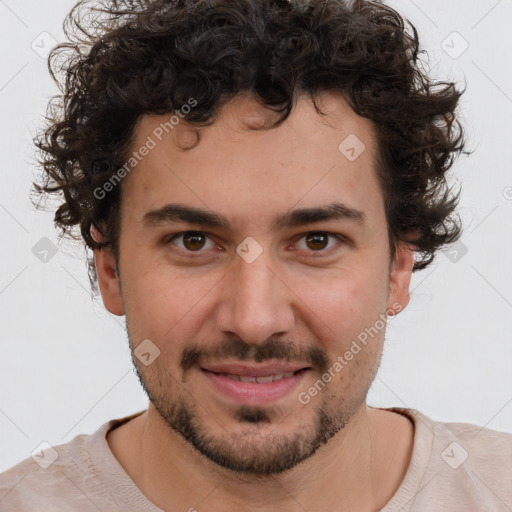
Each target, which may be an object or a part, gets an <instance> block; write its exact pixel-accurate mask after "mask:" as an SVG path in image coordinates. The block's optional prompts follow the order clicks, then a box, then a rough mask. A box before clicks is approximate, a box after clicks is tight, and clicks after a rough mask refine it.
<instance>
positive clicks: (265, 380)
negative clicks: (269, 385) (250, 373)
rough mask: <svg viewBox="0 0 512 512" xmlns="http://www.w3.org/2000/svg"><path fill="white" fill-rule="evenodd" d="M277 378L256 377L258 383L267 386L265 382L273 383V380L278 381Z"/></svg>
mask: <svg viewBox="0 0 512 512" xmlns="http://www.w3.org/2000/svg"><path fill="white" fill-rule="evenodd" d="M277 377H278V376H277V375H275V376H274V375H269V376H268V377H256V382H259V383H260V384H265V382H272V381H273V380H277Z"/></svg>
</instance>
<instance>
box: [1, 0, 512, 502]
mask: <svg viewBox="0 0 512 512" xmlns="http://www.w3.org/2000/svg"><path fill="white" fill-rule="evenodd" d="M86 8H87V6H84V5H78V7H77V9H78V10H75V11H74V12H73V13H72V18H71V19H75V20H78V16H75V14H83V12H82V11H81V10H82V9H86ZM87 13H88V14H89V15H90V14H92V15H96V16H98V17H99V19H100V20H102V23H101V24H96V25H92V26H94V27H95V32H94V34H91V35H90V36H89V37H90V39H89V42H90V46H89V47H87V46H84V44H83V42H82V44H81V45H76V46H74V47H73V48H71V50H72V51H74V52H75V53H74V55H73V57H72V58H70V60H69V61H68V67H67V68H66V69H65V74H66V90H65V96H64V97H63V98H62V107H63V108H62V110H61V111H60V117H59V118H54V119H53V120H52V121H51V124H50V125H49V126H48V128H47V130H46V133H45V136H44V137H42V138H41V139H40V140H39V142H38V146H39V148H40V149H41V151H42V155H43V166H44V170H45V172H46V178H47V181H46V183H45V184H43V186H38V188H37V190H38V191H39V192H41V193H51V192H54V191H58V190H62V191H63V192H64V197H65V202H64V203H63V204H62V205H61V206H60V208H59V209H58V210H57V213H56V217H55V220H56V223H57V225H58V226H59V227H60V228H62V229H63V230H64V231H67V230H69V229H71V228H72V227H73V226H76V225H78V226H79V227H80V230H81V233H82V236H83V237H84V240H85V242H86V244H87V246H88V247H90V248H92V249H93V250H94V261H91V268H90V269H91V273H90V276H91V283H92V285H93V286H94V285H95V282H96V279H97V282H98V284H99V289H100V291H101V295H102V298H103V302H104V304H105V307H106V308H107V309H108V311H110V312H111V313H112V314H114V315H126V329H127V334H128V337H129V343H130V347H131V350H132V356H133V362H134V365H135V367H136V370H137V373H138V375H139V378H140V381H141V384H142V386H143V387H144V390H145V391H146V393H147V394H148V397H149V400H150V401H149V406H148V409H147V410H145V411H140V412H138V413H135V414H133V415H131V416H129V417H126V418H120V419H115V420H112V421H110V422H108V423H106V424H104V425H102V426H101V427H100V428H99V429H98V430H97V431H96V433H94V434H93V435H92V436H89V435H82V436H78V437H76V438H75V439H73V440H72V441H71V442H70V443H67V444H64V445H60V446H56V447H52V448H51V450H54V452H55V453H57V454H58V458H56V459H55V460H54V461H53V462H52V463H51V464H49V465H45V464H40V461H39V464H36V462H35V461H34V460H33V459H32V458H30V459H27V460H25V461H23V462H22V463H20V464H18V465H17V466H15V467H13V468H11V469H10V470H8V471H7V472H5V473H4V474H3V475H2V476H1V477H0V509H1V510H17V511H21V510H23V511H25V510H26V511H29V510H30V511H32V510H52V511H55V510H70V509H71V510H80V511H89V510H91V511H92V510H105V511H107V510H108V511H114V510H119V511H121V510H122V511H123V512H126V511H158V510H167V511H175V510H176V511H178V510H184V511H187V510H188V511H202V510H204V511H208V512H220V511H222V512H226V511H227V512H231V511H240V510H244V511H245V510H251V511H256V512H260V511H273V510H277V509H279V510H282V511H287V512H288V511H290V512H291V511H303V510H315V511H316V510H328V511H340V512H342V511H358V512H364V511H368V512H370V511H377V510H383V511H385V512H391V511H398V510H401V511H409V510H417V511H434V510H435V511H436V512H438V511H443V510H445V511H448V510H449V511H453V510H468V511H469V510H472V511H477V510H478V511H480V510H486V511H498V510H510V509H512V481H511V471H512V435H510V434H506V433H501V432H496V431H493V430H490V429H482V428H480V427H478V426H476V425H468V424H462V423H451V424H448V423H440V422H437V421H434V420H432V419H431V418H429V417H427V416H426V415H424V414H422V413H421V412H419V411H415V410H411V409H400V408H389V409H378V408H373V407H369V406H368V405H367V404H366V396H367V393H368V390H369V387H370V385H371V383H372V381H373V379H374V377H375V375H376V373H377V370H378V367H379V362H380V357H381V354H382V348H383V343H384V335H385V326H386V320H387V317H388V316H393V315H396V314H398V313H400V312H401V311H402V310H403V309H404V308H405V307H406V306H407V304H408V302H409V283H410V277H411V274H412V272H413V271H414V270H418V269H421V268H425V267H426V266H427V265H428V264H429V263H430V262H431V261H432V259H433V257H434V255H435V253H436V251H437V250H438V249H439V247H441V246H442V245H444V244H447V243H450V242H453V241H455V240H456V239H457V238H458V236H459V235H460V225H459V224H458V223H457V222H456V221H455V220H454V219H453V218H452V214H453V213H454V210H455V207H456V204H457V198H456V197H452V196H451V195H450V194H448V193H447V190H446V181H445V173H446V172H447V170H448V169H449V168H450V166H451V164H452V161H453V159H452V158H451V157H452V156H453V155H454V154H456V153H458V152H460V151H462V149H463V147H464V141H463V136H462V131H461V130H460V128H461V127H460V124H459V123H458V122H457V121H455V117H454V113H455V110H456V106H457V102H458V99H459V97H460V95H461V93H460V92H459V91H457V90H456V89H455V87H454V85H453V84H451V83H444V84H431V83H430V82H429V81H428V80H427V79H426V77H425V76H424V75H422V74H421V72H420V71H419V69H418V68H417V67H416V62H417V50H418V41H417V35H416V31H415V30H414V29H413V33H412V35H411V34H409V33H408V32H407V31H406V30H405V28H404V25H403V20H402V18H401V17H400V15H399V14H398V13H396V12H395V11H393V10H392V9H390V8H389V7H386V6H384V5H382V4H380V3H372V2H366V1H356V2H352V4H349V3H348V2H342V1H341V0H322V1H320V0H311V1H309V2H300V1H298V0H290V1H284V0H258V1H255V0H231V1H227V0H213V1H208V2H205V1H198V0H194V1H193V0H188V1H178V2H164V1H141V2H128V1H126V2H111V3H110V4H109V5H108V6H107V7H106V8H105V10H104V11H102V12H99V11H95V10H93V9H92V8H91V10H89V11H87ZM89 21H90V22H91V23H92V21H91V19H89ZM76 23H79V22H78V21H76ZM98 28H99V29H100V30H99V29H98ZM438 85H442V86H443V87H441V88H435V87H434V86H438ZM457 128H458V129H459V131H457ZM416 256H418V258H417V257H416ZM51 453H53V452H50V451H48V452H47V453H43V454H42V458H43V459H44V458H45V456H48V455H51Z"/></svg>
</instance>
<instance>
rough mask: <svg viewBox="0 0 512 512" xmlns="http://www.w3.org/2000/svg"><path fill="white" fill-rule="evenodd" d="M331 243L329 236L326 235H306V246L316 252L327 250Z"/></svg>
mask: <svg viewBox="0 0 512 512" xmlns="http://www.w3.org/2000/svg"><path fill="white" fill-rule="evenodd" d="M328 243H329V235H327V234H326V233H308V235H306V244H307V246H308V247H309V248H310V249H313V250H315V251H318V250H322V249H325V248H326V247H327V244H328Z"/></svg>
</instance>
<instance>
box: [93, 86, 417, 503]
mask: <svg viewBox="0 0 512 512" xmlns="http://www.w3.org/2000/svg"><path fill="white" fill-rule="evenodd" d="M317 103H318V105H319V106H320V108H321V109H322V110H323V111H324V112H326V114H327V115H326V116H321V115H319V114H318V113H317V112H316V111H315V109H314V106H313V105H312V103H311V101H310V100H309V99H308V98H307V97H305V96H304V97H301V98H300V99H299V100H298V103H297V104H296V107H295V108H294V110H293V111H292V113H291V115H290V117H289V118H288V119H287V120H286V121H285V122H284V123H283V124H282V125H281V126H279V127H277V128H273V129H270V130H263V131H254V130H250V129H248V127H253V128H254V127H256V126H258V125H262V124H264V123H266V122H269V121H270V120H272V114H271V113H270V112H269V110H267V109H265V108H264V107H262V106H261V105H259V104H258V103H257V102H256V101H255V100H254V99H253V98H252V97H251V96H249V95H245V94H244V95H239V96H237V97H236V98H234V99H233V100H232V101H230V102H229V103H228V104H227V105H225V106H224V107H223V108H222V109H221V110H220V112H219V116H218V118H217V119H216V122H215V123H214V124H213V125H212V126H209V127H207V128H202V129H201V139H200V142H199V144H198V145H197V146H195V147H194V148H193V149H190V150H187V151H184V150H183V149H180V148H182V147H183V146H184V145H187V144H190V142H191V141H193V140H195V138H194V131H193V129H192V128H191V127H189V126H188V125H187V124H186V123H185V122H184V121H182V122H181V123H180V124H179V125H177V126H176V127H175V129H174V130H172V131H170V132H169V133H168V134H166V135H165V136H164V137H163V138H162V141H161V142H159V143H158V144H157V145H156V147H154V148H153V149H152V150H151V151H150V152H149V154H148V155H147V156H146V157H145V158H144V159H143V160H142V161H141V162H140V163H139V164H138V165H137V166H136V168H135V169H134V170H133V171H132V172H131V173H130V174H129V175H127V177H126V178H125V179H124V180H123V182H122V202H121V235H120V260H119V269H118V270H119V275H117V274H116V273H115V259H114V257H113V255H112V253H111V252H110V251H109V250H107V249H103V250H101V251H99V250H97V251H95V261H96V267H97V273H98V283H99V287H100V290H101V294H102V298H103V301H104V304H105V307H106V308H107V309H108V310H109V311H110V312H111V313H113V314H115V315H126V322H127V333H128V336H129V341H130V346H131V349H132V352H133V350H134V349H135V348H136V347H137V346H138V345H139V344H140V343H141V342H142V341H143V340H145V339H150V340H151V342H152V343H153V344H154V345H155V346H157V347H158V349H159V350H160V355H159V356H158V357H157V358H156V359H155V360H154V361H153V362H152V363H151V364H149V365H148V366H145V365H144V364H142V363H141V362H140V361H139V359H138V358H137V357H134V358H133V359H134V363H135V365H136V368H137V372H138V374H139V378H140V379H141V383H142V384H143V387H144V389H145V390H146V392H148V395H149V397H150V403H149V406H148V409H147V411H146V412H144V413H143V414H142V415H140V416H138V417H137V418H135V419H132V420H131V421H129V422H128V423H126V424H124V425H122V426H121V427H118V428H117V429H115V430H113V431H111V432H110V433H109V435H108V437H107V441H108V443H109V446H110V447H111V449H112V452H113V453H114V456H115V457H116V458H117V460H118V461H119V462H120V464H121V465H122V466H123V468H124V469H125V471H126V472H127V473H128V475H129V476H130V477H131V478H132V480H133V481H134V482H135V484H136V485H137V486H138V487H139V488H140V489H141V491H142V492H143V493H144V494H145V495H146V496H147V497H148V499H149V500H151V501H152V502H153V503H154V504H155V505H157V506H159V507H160V508H163V509H167V510H194V509H195V510H198V511H201V510H208V511H209V512H217V511H219V512H220V511H222V512H226V511H228V512H231V511H233V512H234V511H242V510H244V511H245V510H247V505H248V504H250V509H251V510H252V511H256V512H259V511H271V510H276V508H277V507H279V509H280V510H283V511H286V512H288V511H290V512H291V511H303V510H305V509H306V510H339V511H356V510H357V511H358V512H361V511H375V510H379V509H380V508H382V507H383V506H384V505H385V504H386V503H387V502H388V501H389V500H390V499H391V497H392V496H393V494H394V493H395V492H396V490H397V489H398V487H399V485H400V483H401V481H402V480H403V477H404V475H405V472H406V470H407V467H408V465H409V462H410V458H411V453H412V446H413V433H414V429H413V425H412V423H411V422H410V421H409V420H408V419H407V418H405V417H404V416H402V415H400V414H397V413H394V412H390V411H385V410H381V409H375V408H371V407H368V406H367V404H366V396H367V392H368V389H369V387H370V385H371V383H372V381H373V379H374V377H375V374H376V372H377V369H378V366H379V363H380V358H381V354H382V346H383V343H384V336H385V327H384V328H382V329H380V330H379V331H378V333H377V334H376V335H374V336H373V337H372V338H371V339H370V341H369V342H368V344H367V345H366V346H364V347H363V348H362V349H361V350H360V352H358V353H357V355H355V356H354V358H353V359H352V360H351V361H349V362H348V364H347V365H346V366H344V368H343V369H342V370H341V371H337V372H336V371H333V370H332V367H333V364H334V362H335V361H336V360H337V357H338V356H343V354H345V352H346V351H347V350H349V348H350V346H351V343H352V342H353V340H355V339H357V336H358V334H359V333H361V332H363V331H364V330H365V329H367V328H369V327H371V326H373V325H375V324H376V321H377V320H378V319H379V315H380V314H382V313H386V312H390V311H391V310H396V308H397V305H398V311H400V310H402V309H404V308H405V307H406V306H407V304H408V302H409V283H410V278H411V273H412V267H413V264H414V253H413V252H412V251H411V250H409V249H408V248H407V247H406V246H405V245H400V246H399V248H398V251H397V254H396V257H395V259H394V260H393V261H391V259H390V252H389V251H390V248H389V243H388V237H387V225H386V218H385V212H384V199H383V195H382V191H381V189H380V186H379V183H378V181H377V177H376V174H375V157H376V152H377V149H376V142H375V140H376V138H375V131H374V127H373V125H372V123H371V122H370V121H369V120H367V119H364V118H362V117H359V116H358V115H356V114H355V113H354V111H353V110H352V109H351V108H350V106H349V105H348V103H347V102H346V101H345V100H344V99H343V97H342V96H341V95H339V94H337V93H334V92H323V93H321V94H320V96H319V97H318V99H317ZM168 117H169V116H144V117H142V118H141V119H140V120H139V122H138V124H137V126H136V127H135V130H134V138H133V144H132V147H133V150H136V149H137V148H140V147H141V146H143V145H144V143H145V142H146V140H147V137H148V136H149V135H151V134H152V133H154V132H153V130H154V129H155V128H156V127H158V126H159V124H160V123H161V122H162V121H166V120H167V119H168ZM350 134H356V135H357V137H358V138H359V139H360V140H361V141H363V142H364V144H365V146H366V149H365V151H364V152H363V153H362V154H361V155H360V156H359V157H358V158H357V159H356V160H354V161H349V160H348V159H347V158H346V157H345V156H344V155H343V154H341V153H340V151H339V150H338V145H339V144H340V142H342V141H343V140H344V139H345V138H346V137H347V136H348V135H350ZM334 201H339V202H343V203H344V204H346V205H349V206H350V207H353V208H357V209H359V210H361V211H363V212H364V214H365V216H366V222H365V224H364V225H363V224H358V223H355V222H351V221H347V220H327V221H321V222H315V223H314V224H311V223H310V224H305V225H302V226H299V227H293V228H279V229H272V221H273V219H274V217H275V216H278V215H282V214H284V213H286V212H288V211H289V210H291V209H296V208H306V207H314V206H325V205H327V204H330V203H332V202H334ZM167 203H180V204H186V205H188V206H196V207H198V208H205V209H208V210H211V211H214V212H217V213H219V214H222V215H224V216H225V217H227V219H228V220H229V221H230V222H231V224H232V229H231V230H227V229H224V228H205V227H204V226H200V225H192V224H188V223H177V222H176V223H170V224H167V225H160V226H158V227H151V228H148V227H144V226H143V225H142V222H141V219H142V217H143V216H144V214H145V213H146V212H148V211H150V210H152V209H155V208H158V207H160V206H163V205H164V204H167ZM191 230H193V231H201V232H204V233H205V234H206V235H207V236H206V238H205V239H204V245H203V247H201V244H199V245H194V243H192V244H191V243H188V244H186V242H185V240H184V238H183V237H181V238H179V237H178V238H177V239H175V240H174V241H172V242H169V241H168V240H169V238H170V235H174V234H178V233H183V232H185V231H191ZM311 232H315V233H317V232H323V233H324V232H331V233H335V234H339V235H340V236H343V237H345V238H346V241H345V242H343V240H338V239H336V238H334V237H333V238H327V239H323V238H321V240H320V243H318V242H316V243H317V245H315V242H313V243H311V242H309V243H308V242H307V237H306V235H307V234H308V233H311ZM95 235H96V236H97V237H98V238H99V234H98V233H97V232H96V234H95ZM248 236H250V237H253V238H254V239H255V240H256V241H257V242H258V244H259V245H260V246H261V248H262V249H263V252H262V253H261V254H260V255H259V256H258V258H256V259H255V260H254V261H253V262H252V263H247V262H246V261H244V259H242V258H241V257H240V256H239V255H238V254H237V252H236V248H237V246H238V245H239V244H240V243H241V242H242V241H243V240H244V239H245V238H246V237H248ZM202 240H203V239H200V241H202ZM322 240H323V241H324V244H323V246H322ZM165 241H167V243H164V242H165ZM196 243H197V242H196ZM196 247H199V252H198V251H197V250H196V251H194V250H190V248H192V249H194V248H196ZM187 250H188V252H187ZM269 340H271V341H273V342H274V343H275V344H276V345H275V346H279V347H280V348H281V349H282V350H285V354H287V355H289V357H290V359H291V361H293V362H303V363H305V364H304V366H310V367H311V369H310V370H309V371H308V372H307V373H306V374H305V375H304V377H303V379H302V380H301V382H300V385H299V387H298V388H297V389H295V390H293V391H292V392H291V393H289V395H287V396H286V397H284V398H281V399H279V400H277V401H275V402H273V403H271V404H269V405H266V406H264V407H262V408H261V409H260V412H261V413H262V414H263V416H264V418H265V419H266V420H267V421H260V422H247V421H242V420H241V416H240V413H241V410H240V407H239V405H238V404H236V403H234V402H233V401H231V400H228V399H227V398H226V397H225V396H224V395H222V394H220V393H219V391H217V389H216V388H215V387H214V386H212V384H211V382H210V380H209V379H207V378H205V376H204V374H203V373H202V372H201V370H200V365H199V363H197V364H194V363H193V364H192V365H191V367H190V368H187V369H186V370H185V369H183V368H182V367H181V366H180V362H181V360H182V356H183V353H184V351H186V350H187V349H190V348H191V347H196V348H198V349H199V350H200V351H202V352H201V353H202V354H210V355H212V357H213V358H214V359H215V354H216V352H214V350H215V349H217V348H218V347H220V346H221V345H222V344H223V343H225V342H226V341H232V342H233V343H234V344H235V346H237V347H238V346H240V345H242V344H247V346H248V347H249V348H251V349H252V350H253V352H250V353H249V359H248V361H249V362H251V363H252V364H255V361H254V359H251V356H252V355H253V354H254V353H255V351H257V350H258V349H259V348H261V347H263V346H265V343H267V342H268V341H269ZM272 347H273V346H271V348H272ZM283 347H284V348H283ZM301 349H302V350H301ZM308 349H316V351H317V353H319V354H321V355H322V356H323V358H324V359H323V361H324V363H326V364H327V367H329V368H331V376H332V378H331V379H330V381H329V382H328V383H327V384H326V385H325V387H324V388H323V389H322V390H321V391H319V392H318V393H317V394H316V396H313V397H311V400H310V402H309V403H307V404H304V403H301V402H300V401H299V400H298V394H299V392H301V391H302V392H307V391H308V389H309V388H311V386H313V385H314V383H315V382H316V381H317V380H318V379H319V378H320V377H321V376H322V373H323V370H324V369H325V368H322V365H321V364H320V363H318V364H317V365H314V364H312V363H311V361H309V360H307V359H304V354H305V353H306V352H305V351H307V350H308ZM286 351H287V352H286ZM271 354H274V353H273V352H271ZM275 354H277V352H276V353H275ZM234 355H235V352H232V353H231V352H228V355H226V356H222V357H218V358H217V359H215V360H216V361H220V360H222V361H228V360H229V361H233V360H237V358H236V357H234ZM279 360H280V359H279V357H277V358H275V359H272V361H279ZM246 361H247V360H246ZM180 408H181V409H183V408H185V409H186V410H187V411H188V414H189V416H190V417H191V418H192V420H193V424H194V426H195V427H197V428H196V430H197V431H198V432H200V434H199V438H200V440H202V441H203V442H204V445H205V446H207V447H208V448H209V450H210V452H211V453H214V454H223V455H224V456H225V457H226V458H227V459H229V460H230V461H231V462H232V463H234V464H239V465H240V466H244V467H245V468H246V469H247V468H252V471H251V470H249V471H245V472H241V471H236V470H233V469H228V468H226V467H224V466H223V465H221V464H219V463H216V462H214V461H212V460H211V458H208V457H207V456H205V455H204V452H203V453H201V451H200V450H198V449H197V448H196V447H194V446H193V445H192V444H191V443H190V442H188V441H187V440H186V439H185V437H184V436H183V435H181V434H180V433H179V432H177V431H176V430H175V429H174V428H172V427H173V422H174V423H175V424H176V423H177V422H178V418H176V411H177V410H179V409H180ZM320 411H323V414H324V417H325V418H328V419H329V422H328V423H327V427H326V428H323V430H322V429H320V428H319V427H318V420H319V417H320ZM173 415H174V416H173ZM182 423H183V422H182ZM174 426H176V425H174ZM182 426H183V425H182ZM326 429H327V430H328V431H329V435H330V436H331V437H330V439H329V440H328V441H327V444H321V443H319V434H321V433H322V432H324V433H325V431H326ZM319 444H320V445H319ZM211 453H210V455H211ZM290 453H294V454H295V455H297V457H302V462H301V463H297V461H295V462H293V463H292V462H290V467H289V468H288V469H287V468H284V467H279V465H280V464H281V465H283V464H284V463H283V462H282V461H283V460H284V455H287V454H290ZM292 464H295V465H293V466H292ZM263 468H267V470H269V469H272V468H273V472H272V474H264V471H263ZM285 469H287V470H285Z"/></svg>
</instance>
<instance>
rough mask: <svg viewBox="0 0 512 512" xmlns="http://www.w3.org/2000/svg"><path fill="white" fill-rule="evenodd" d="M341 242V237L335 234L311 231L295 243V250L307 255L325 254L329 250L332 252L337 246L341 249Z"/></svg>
mask: <svg viewBox="0 0 512 512" xmlns="http://www.w3.org/2000/svg"><path fill="white" fill-rule="evenodd" d="M343 241H344V240H343V238H342V236H341V235H337V234H335V233H329V232H325V231H311V232H310V233H306V234H304V235H303V236H302V238H301V239H300V240H299V242H298V243H297V248H298V249H300V250H302V251H305V252H309V253H313V252H318V253H321V254H323V253H326V254H327V253H330V252H331V249H333V250H334V249H335V246H336V245H339V246H340V248H341V246H342V245H343ZM336 242H337V243H336Z"/></svg>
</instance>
